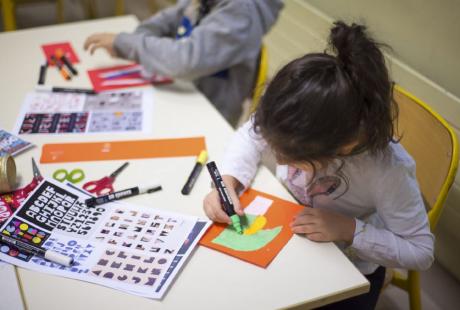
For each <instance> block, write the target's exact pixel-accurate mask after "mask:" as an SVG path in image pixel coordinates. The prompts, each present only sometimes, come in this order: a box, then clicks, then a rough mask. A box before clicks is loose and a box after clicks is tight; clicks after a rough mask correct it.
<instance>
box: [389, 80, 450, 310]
mask: <svg viewBox="0 0 460 310" xmlns="http://www.w3.org/2000/svg"><path fill="white" fill-rule="evenodd" d="M393 95H394V99H395V101H396V102H397V104H398V107H399V120H398V133H400V134H402V139H401V144H402V145H403V146H404V148H405V149H406V150H407V151H408V152H409V154H410V155H411V156H412V157H413V158H414V160H415V162H416V165H417V166H416V169H417V181H418V182H419V186H420V190H421V193H422V196H423V199H424V201H425V205H426V208H427V212H428V219H429V222H430V228H431V231H432V232H434V229H435V227H436V224H437V223H438V220H439V217H440V215H441V211H442V207H443V204H444V202H445V200H446V197H447V193H448V191H449V189H450V187H451V185H452V183H453V181H454V178H455V174H456V172H457V166H458V147H457V137H456V135H455V133H454V131H453V130H452V128H451V127H450V126H449V124H447V122H446V121H445V120H444V119H443V118H442V117H441V116H440V115H439V114H437V113H436V112H435V111H433V110H432V109H431V108H430V107H429V106H428V105H427V104H426V103H424V102H422V101H421V100H419V99H418V98H416V97H414V96H413V95H411V94H410V93H408V92H407V91H405V90H404V89H402V88H401V87H399V86H397V85H396V86H395V89H394V93H393ZM391 283H392V284H394V285H396V286H397V287H399V288H401V289H403V290H405V291H407V292H408V294H409V303H410V308H411V309H412V310H419V309H421V301H420V274H419V273H418V272H417V271H413V270H408V271H407V276H404V275H402V274H401V273H400V272H396V271H394V274H393V277H392V279H391Z"/></svg>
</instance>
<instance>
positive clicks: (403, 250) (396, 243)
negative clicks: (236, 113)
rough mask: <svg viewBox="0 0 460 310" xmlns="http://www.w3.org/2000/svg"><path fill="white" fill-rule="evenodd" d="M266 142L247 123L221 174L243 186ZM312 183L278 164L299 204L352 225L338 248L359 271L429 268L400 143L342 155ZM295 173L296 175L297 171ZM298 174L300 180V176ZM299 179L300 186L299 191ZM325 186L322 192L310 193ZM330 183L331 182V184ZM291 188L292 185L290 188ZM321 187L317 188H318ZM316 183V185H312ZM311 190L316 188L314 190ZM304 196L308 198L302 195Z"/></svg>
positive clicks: (421, 217)
mask: <svg viewBox="0 0 460 310" xmlns="http://www.w3.org/2000/svg"><path fill="white" fill-rule="evenodd" d="M266 147H267V143H266V141H265V140H264V139H263V138H262V137H260V136H259V135H258V134H257V133H255V132H254V130H253V127H252V123H251V122H250V121H249V122H247V123H246V124H245V125H243V126H242V127H241V128H240V129H239V130H238V131H237V132H236V134H235V135H234V137H233V138H232V140H231V142H230V145H229V146H228V149H227V150H226V153H225V157H224V160H223V163H222V174H227V175H231V176H233V177H235V178H236V179H238V181H240V182H241V184H243V185H244V186H245V187H248V186H249V185H250V183H251V182H252V179H253V178H254V176H255V174H256V172H257V168H258V164H259V161H260V158H261V153H262V152H263V151H264V150H265V148H266ZM342 160H343V164H344V165H343V167H342V168H341V169H340V172H339V173H337V168H338V166H339V165H340V162H339V161H336V162H335V163H332V164H330V165H329V166H328V167H327V169H325V171H317V173H316V175H315V177H314V179H313V180H309V179H308V177H309V176H308V175H305V173H303V174H301V173H297V174H295V176H294V175H293V173H292V172H293V168H288V166H285V165H284V166H283V165H279V166H277V176H278V177H279V178H280V179H281V180H282V181H283V182H284V183H285V184H286V185H287V187H288V188H289V189H290V190H291V193H292V194H293V195H294V196H295V197H296V198H297V199H298V200H299V201H300V202H304V201H305V199H308V202H309V203H312V204H313V207H315V208H325V209H329V210H332V211H335V212H339V213H341V214H343V215H346V216H349V217H352V218H354V219H355V221H356V230H355V236H354V240H353V243H352V244H351V246H349V247H346V248H345V247H343V246H341V244H337V245H338V246H339V247H340V248H341V249H342V250H343V251H344V253H345V254H346V255H347V256H348V257H349V258H350V260H351V261H352V262H353V263H354V264H355V266H356V267H357V268H358V269H359V270H360V271H361V272H362V273H363V274H370V273H372V272H373V271H375V269H376V268H377V267H378V265H382V266H385V267H399V268H404V269H411V270H426V269H428V268H429V267H430V266H431V264H432V262H433V260H434V258H433V248H434V236H433V234H432V233H431V232H430V228H429V222H428V217H427V214H426V210H425V207H424V203H423V200H422V196H421V194H420V190H419V187H418V184H417V180H416V177H415V162H414V160H413V159H412V158H411V157H410V155H409V154H408V153H407V152H406V151H405V150H404V148H403V147H402V146H401V145H400V144H394V143H390V144H389V145H388V149H387V151H386V152H385V154H381V155H374V156H373V155H371V154H369V153H368V152H363V153H360V154H358V155H354V156H348V157H344V158H343V159H342ZM297 172H298V171H297ZM299 175H300V176H299ZM299 180H307V181H305V182H304V183H303V192H302V193H300V192H299V191H298V190H296V189H299V188H301V187H302V184H301V182H300V183H299ZM324 180H326V181H327V182H323V184H326V185H327V184H333V186H332V187H331V186H329V185H327V186H329V188H327V189H326V191H323V192H322V193H321V192H318V191H317V190H316V194H314V195H313V194H312V191H314V190H315V189H317V188H321V186H322V185H321V184H322V183H321V181H324ZM331 181H332V183H331ZM293 184H294V185H293ZM318 184H319V185H318ZM315 185H316V187H315ZM314 187H315V188H314ZM302 194H305V196H308V195H310V197H301V196H302Z"/></svg>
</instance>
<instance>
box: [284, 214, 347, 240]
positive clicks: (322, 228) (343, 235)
mask: <svg viewBox="0 0 460 310" xmlns="http://www.w3.org/2000/svg"><path fill="white" fill-rule="evenodd" d="M355 225H356V223H355V220H354V219H353V218H349V217H347V216H344V215H342V214H340V213H337V212H333V211H329V210H325V209H315V208H311V207H306V208H304V209H303V210H302V211H300V212H299V213H298V214H297V215H296V216H295V217H294V220H293V222H292V223H291V224H290V226H291V229H292V232H294V233H296V234H305V236H306V237H307V238H308V239H310V240H312V241H345V242H346V243H347V244H352V243H353V235H354V233H355Z"/></svg>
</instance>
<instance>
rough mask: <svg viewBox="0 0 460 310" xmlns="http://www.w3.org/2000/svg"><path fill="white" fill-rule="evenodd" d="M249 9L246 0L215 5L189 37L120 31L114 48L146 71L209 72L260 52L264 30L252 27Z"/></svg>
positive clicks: (174, 74)
mask: <svg viewBox="0 0 460 310" xmlns="http://www.w3.org/2000/svg"><path fill="white" fill-rule="evenodd" d="M251 11H253V10H251V7H250V4H248V3H246V2H240V1H228V2H225V3H224V4H222V5H218V6H217V7H216V8H214V9H213V11H212V12H211V13H210V14H209V15H207V16H206V17H205V18H204V19H203V20H202V21H201V23H200V25H199V26H197V27H196V28H195V29H194V30H193V32H192V34H191V36H190V37H185V38H181V39H179V40H176V39H174V38H167V37H161V38H159V37H154V36H149V35H147V34H146V33H142V32H141V33H133V34H127V33H121V34H119V35H118V36H117V37H116V39H115V43H114V46H115V50H116V52H117V54H118V55H119V56H121V57H123V58H127V59H130V60H134V61H136V62H138V63H140V64H141V65H143V66H144V68H145V69H146V70H147V72H152V73H153V72H155V73H158V74H162V75H166V76H170V77H173V78H183V79H190V80H193V79H196V78H199V77H202V76H208V75H212V74H213V73H216V72H219V71H221V70H223V69H226V68H229V67H231V66H233V65H235V64H237V63H240V62H241V61H242V60H243V59H245V58H246V57H248V54H250V53H254V54H255V55H256V54H257V53H258V52H259V48H260V44H261V37H262V35H263V33H262V30H261V29H259V28H260V27H253V21H252V19H253V18H254V17H253V16H251ZM255 55H254V58H256V56H255Z"/></svg>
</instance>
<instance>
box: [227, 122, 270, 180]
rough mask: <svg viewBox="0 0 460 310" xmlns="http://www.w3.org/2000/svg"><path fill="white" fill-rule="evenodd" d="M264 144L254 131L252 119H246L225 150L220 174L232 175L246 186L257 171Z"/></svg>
mask: <svg viewBox="0 0 460 310" xmlns="http://www.w3.org/2000/svg"><path fill="white" fill-rule="evenodd" d="M266 146H267V144H266V142H265V140H263V138H261V137H260V135H258V134H256V133H255V132H254V129H253V125H252V121H251V120H249V121H247V122H246V123H245V124H244V125H243V126H242V127H240V128H239V129H238V130H237V131H236V133H235V134H234V136H233V137H232V139H231V141H230V144H229V145H228V147H227V149H226V151H225V155H224V159H223V161H222V165H221V173H222V175H231V176H233V177H234V178H236V179H237V180H238V181H239V182H240V183H241V185H242V186H243V187H244V188H247V187H248V186H249V185H250V183H251V181H252V179H253V178H254V176H255V174H256V172H257V168H258V165H259V162H260V158H261V153H262V152H263V150H264V149H265V148H266Z"/></svg>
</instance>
